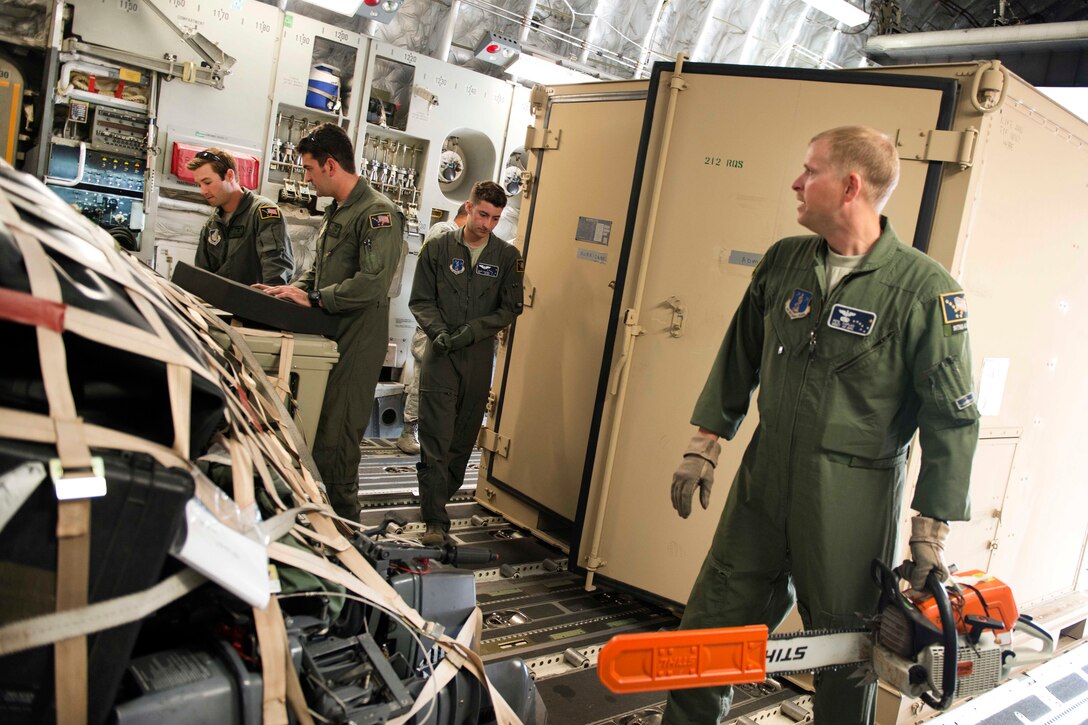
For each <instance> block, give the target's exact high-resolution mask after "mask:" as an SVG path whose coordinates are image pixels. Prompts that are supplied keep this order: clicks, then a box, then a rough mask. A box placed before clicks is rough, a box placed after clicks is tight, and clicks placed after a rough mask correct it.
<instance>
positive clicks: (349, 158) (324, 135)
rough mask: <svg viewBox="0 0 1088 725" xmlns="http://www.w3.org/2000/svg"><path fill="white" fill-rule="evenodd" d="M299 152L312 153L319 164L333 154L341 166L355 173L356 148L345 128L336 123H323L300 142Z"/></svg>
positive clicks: (300, 153) (350, 172)
mask: <svg viewBox="0 0 1088 725" xmlns="http://www.w3.org/2000/svg"><path fill="white" fill-rule="evenodd" d="M298 153H299V155H302V154H310V156H313V158H314V161H316V162H317V163H318V164H324V163H325V161H327V160H328V159H329V157H330V156H331V157H332V158H333V160H334V161H336V163H338V164H340V168H341V169H343V170H344V171H346V172H348V173H349V174H354V173H355V149H353V148H352V146H351V139H350V138H348V134H347V132H346V131H344V129H342V128H340V127H339V126H337V125H336V124H335V123H323V124H321V125H320V126H318V127H317V128H315V129H314V130H313V132H311V133H310V135H308V136H306V137H305V138H303V139H302V140H301V141H299V142H298Z"/></svg>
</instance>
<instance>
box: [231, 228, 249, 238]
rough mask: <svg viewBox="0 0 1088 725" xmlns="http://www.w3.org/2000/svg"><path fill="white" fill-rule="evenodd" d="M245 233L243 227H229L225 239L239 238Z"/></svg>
mask: <svg viewBox="0 0 1088 725" xmlns="http://www.w3.org/2000/svg"><path fill="white" fill-rule="evenodd" d="M245 233H246V230H245V227H240V226H238V227H231V228H230V230H229V231H228V232H227V239H241V238H242V237H243V236H244V235H245Z"/></svg>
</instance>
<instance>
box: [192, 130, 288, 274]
mask: <svg viewBox="0 0 1088 725" xmlns="http://www.w3.org/2000/svg"><path fill="white" fill-rule="evenodd" d="M186 168H188V169H189V170H190V171H192V172H193V179H194V180H195V181H196V183H197V186H198V187H199V189H200V194H201V196H203V197H204V200H205V201H207V202H208V203H209V204H211V205H212V207H214V210H213V211H212V214H211V216H209V217H208V221H206V222H205V223H204V227H203V228H202V229H201V230H200V239H199V240H198V241H197V246H196V259H195V260H194V262H195V264H196V266H197V267H199V268H200V269H206V270H208V271H209V272H214V273H215V274H218V275H219V276H220V277H225V278H227V279H230V280H234V281H235V282H239V283H241V284H257V283H262V284H269V285H277V284H287V283H288V282H290V281H291V277H293V276H294V273H295V261H294V257H293V256H292V254H291V237H290V236H289V235H288V233H287V225H286V224H285V223H284V221H283V214H282V213H281V212H280V208H279V207H278V206H276V205H275V204H274V203H273V202H272V201H271V200H269V199H265V198H264V197H263V196H258V195H257V194H254V193H253V192H252V191H249V190H248V189H245V188H243V187H242V184H241V182H240V181H239V179H238V166H237V162H236V161H235V159H234V156H233V154H231V153H230V152H229V151H226V150H225V149H220V148H216V147H212V148H208V149H204V150H203V151H198V152H197V154H196V156H194V157H193V158H192V159H190V161H189V163H188V164H186Z"/></svg>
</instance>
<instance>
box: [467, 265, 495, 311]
mask: <svg viewBox="0 0 1088 725" xmlns="http://www.w3.org/2000/svg"><path fill="white" fill-rule="evenodd" d="M498 289H499V265H497V264H488V263H487V262H477V263H476V268H475V269H474V270H472V291H473V297H475V298H476V299H477V300H479V304H480V305H481V306H482V307H485V308H490V307H492V306H494V301H495V297H496V295H497V294H498Z"/></svg>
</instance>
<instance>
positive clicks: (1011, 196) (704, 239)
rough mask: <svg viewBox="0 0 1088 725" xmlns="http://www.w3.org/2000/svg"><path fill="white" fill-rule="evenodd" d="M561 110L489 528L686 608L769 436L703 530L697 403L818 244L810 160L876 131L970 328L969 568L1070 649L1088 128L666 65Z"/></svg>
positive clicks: (979, 93)
mask: <svg viewBox="0 0 1088 725" xmlns="http://www.w3.org/2000/svg"><path fill="white" fill-rule="evenodd" d="M542 91H543V89H538V90H537V91H536V92H534V114H535V118H536V125H535V127H534V128H532V129H531V130H530V132H529V134H528V138H527V144H526V145H527V148H530V150H531V153H532V158H531V160H530V165H529V168H530V170H531V173H532V180H531V184H530V186H529V190H528V192H527V194H528V195H529V200H530V202H531V203H530V204H529V206H528V212H527V213H526V212H525V211H523V213H522V215H521V228H520V230H519V235H518V236H519V239H522V240H524V241H523V247H524V253H525V259H526V290H527V294H526V309H525V312H524V314H523V315H522V316H521V317H520V318H519V320H518V321H517V323H516V326H515V327H514V328H513V329H512V331H511V332H510V333H509V334H508V335H507V337H506V339H505V340H504V343H503V345H501V347H500V352H499V361H498V365H497V367H496V375H495V389H494V391H493V399H492V406H491V409H490V411H491V414H490V415H489V417H488V422H487V427H486V429H485V430H484V431H483V432H482V435H481V442H482V444H483V445H484V447H485V449H486V450H485V458H484V461H483V465H482V466H481V475H480V482H479V485H478V488H477V498H478V499H479V500H480V501H481V502H482V503H483V504H485V505H487V506H489V507H491V508H493V509H496V510H498V511H500V512H502V513H503V514H504V515H506V516H507V517H508V518H510V519H511V520H513V521H515V522H516V523H519V524H521V525H523V526H525V527H528V528H529V529H532V530H533V531H534V532H536V533H537V534H538V535H540V536H542V537H543V538H545V539H547V540H551V541H553V542H555V543H558V544H560V545H561V546H564V547H567V548H569V552H570V565H571V568H572V569H574V570H577V571H581V572H584V573H586V574H587V583H588V584H589V585H590V586H592V583H593V581H594V580H595V579H604V580H608V581H610V582H614V583H617V584H620V585H623V586H624V587H627V588H630V589H632V590H635V591H637V592H639V593H642V594H644V595H649V596H651V597H653V598H657V599H661V600H668V601H672V602H677V603H681V604H682V603H683V602H684V601H685V600H686V599H687V596H688V593H689V591H690V588H691V585H692V583H693V581H694V578H695V575H696V573H697V572H698V569H699V566H700V564H701V563H702V559H703V556H704V554H705V553H706V551H707V549H708V547H709V544H710V540H711V536H712V533H713V530H714V527H715V526H716V524H717V521H718V516H719V514H720V512H721V508H722V506H723V505H724V502H725V498H726V493H727V491H728V488H729V485H730V482H731V480H732V477H733V474H734V473H735V471H736V468H737V466H738V465H739V462H740V459H741V454H742V453H743V451H744V448H745V446H746V445H747V443H748V440H749V438H750V437H751V434H752V431H753V430H754V429H755V424H756V403H755V401H754V400H753V401H752V405H751V409H750V412H749V416H748V419H747V420H746V421H745V422H744V425H743V426H742V428H741V430H740V432H739V433H738V435H737V437H736V438H735V440H733V441H732V442H730V443H727V444H725V445H724V446H723V452H722V459H721V461H720V463H719V467H718V471H717V473H716V476H715V479H716V484H715V488H714V491H713V498H712V501H711V505H710V510H708V511H702V510H701V509H699V507H697V506H696V508H695V512H694V513H693V514H692V516H691V517H690V518H689V519H687V520H682V519H680V518H679V517H678V516H677V515H676V513H675V512H674V511H673V509H672V508H671V505H670V500H669V486H670V482H671V477H672V472H673V470H674V469H675V467H676V465H677V463H678V462H679V460H680V457H681V454H682V452H683V450H684V447H685V445H686V443H687V441H688V439H689V437H690V435H691V433H692V427H691V426H690V424H689V422H688V421H689V418H690V415H691V411H692V407H693V405H694V402H695V399H696V397H697V396H698V394H699V392H700V390H701V388H702V385H703V383H704V381H705V379H706V375H707V373H708V371H709V368H710V365H711V362H712V360H713V357H714V355H715V353H716V351H717V348H718V345H719V344H720V342H721V338H722V336H723V334H724V332H725V329H726V327H727V325H728V324H729V320H730V318H731V316H732V313H733V310H734V309H735V307H736V306H737V304H738V302H739V300H740V298H741V295H742V294H743V292H744V290H745V288H746V286H747V283H748V281H749V279H750V277H751V272H752V268H753V266H754V265H755V263H756V262H757V261H758V259H759V258H760V256H761V255H762V254H763V253H764V251H765V250H766V249H767V248H768V247H769V246H770V245H771V244H772V243H773V242H774V241H776V240H777V239H780V238H782V237H785V236H788V235H792V234H799V233H805V230H803V229H802V228H801V227H800V226H799V225H798V224H797V222H796V212H795V207H796V200H795V195H794V193H793V192H792V191H791V189H790V184H791V182H792V180H793V179H794V178H795V177H796V176H797V174H798V173H799V172H800V169H801V162H802V159H803V156H804V152H805V149H806V147H807V144H808V140H809V139H810V138H811V137H812V136H813V135H814V134H815V133H817V132H819V131H821V130H824V129H827V128H830V127H834V126H839V125H846V124H865V125H869V126H874V127H876V128H878V129H881V130H883V131H884V132H886V133H887V134H889V136H890V137H891V138H893V139H895V140H896V143H897V144H898V146H899V149H900V158H901V163H902V173H901V180H900V182H899V187H898V189H897V190H896V192H895V194H894V195H893V197H892V200H891V202H890V203H889V205H888V208H887V209H886V212H885V213H886V214H887V215H888V216H889V218H890V219H891V221H892V223H893V225H894V226H895V228H896V230H897V231H898V233H899V236H900V238H901V239H903V240H904V241H905V242H906V243H908V244H909V243H912V242H913V244H914V245H915V246H916V247H919V248H921V249H923V250H925V251H927V252H928V253H929V254H930V255H931V256H933V257H934V258H935V259H937V260H938V261H940V262H941V263H942V264H943V265H945V267H947V268H948V270H949V271H950V272H951V273H952V274H953V276H955V277H956V279H958V280H959V281H960V283H961V284H962V285H963V287H964V289H965V290H966V292H967V298H968V301H969V305H970V322H969V324H970V335H971V348H972V354H973V360H974V370H973V372H974V377H975V381H976V387H977V388H978V399H979V406H980V411H981V412H982V414H983V417H982V432H981V440H980V443H979V447H978V452H977V454H976V457H975V462H974V473H973V476H972V482H971V497H972V507H973V512H974V513H973V518H972V520H971V521H970V522H969V523H961V524H957V525H955V526H954V527H953V532H952V536H951V541H950V547H949V549H950V551H949V558H950V560H951V561H953V562H955V564H957V565H958V566H959V567H960V568H961V569H965V570H966V569H983V570H987V571H989V572H991V573H993V574H995V575H997V576H999V577H1001V578H1003V579H1005V580H1006V581H1008V582H1009V583H1010V584H1011V585H1012V586H1013V589H1014V592H1015V594H1016V597H1017V599H1018V601H1019V602H1020V604H1021V606H1022V607H1023V609H1025V610H1026V611H1028V612H1029V613H1033V614H1035V615H1037V616H1039V617H1041V618H1042V620H1043V621H1044V623H1046V624H1048V625H1049V626H1051V627H1053V628H1055V630H1056V631H1057V630H1060V629H1062V628H1063V627H1066V626H1068V625H1071V624H1073V623H1075V622H1077V621H1081V622H1083V620H1084V617H1085V607H1084V603H1085V601H1086V599H1088V597H1085V595H1084V594H1082V593H1081V590H1083V589H1084V588H1085V586H1086V585H1088V577H1086V576H1085V575H1084V573H1083V570H1084V566H1085V561H1084V555H1085V542H1086V533H1088V480H1086V479H1088V465H1086V463H1085V461H1086V460H1088V458H1086V457H1085V456H1084V455H1083V453H1082V451H1081V448H1082V447H1083V446H1085V445H1086V444H1088V415H1086V410H1088V375H1086V374H1085V373H1084V371H1083V369H1082V366H1083V365H1084V364H1085V362H1086V358H1088V256H1086V251H1085V244H1086V243H1088V124H1085V123H1084V122H1083V121H1082V120H1080V119H1078V118H1077V117H1076V116H1074V115H1073V114H1071V113H1069V112H1068V111H1066V110H1065V109H1063V108H1062V107H1060V106H1059V105H1058V104H1056V103H1055V102H1053V101H1051V100H1049V99H1048V98H1047V97H1046V96H1045V95H1043V94H1042V93H1040V92H1039V91H1037V90H1036V89H1034V88H1033V87H1031V86H1030V85H1028V84H1027V83H1025V82H1024V81H1022V80H1021V79H1019V78H1017V77H1016V76H1015V75H1013V74H1011V73H1009V72H1008V71H1007V70H1005V69H1004V68H1002V67H1001V66H999V65H997V64H991V63H989V62H986V63H981V62H980V63H957V64H947V65H931V66H909V67H897V68H881V69H870V70H865V71H813V70H797V69H779V68H763V67H747V66H722V65H707V64H692V63H685V64H682V65H681V67H680V71H679V74H678V75H677V74H676V67H675V64H659V65H658V66H656V67H655V69H654V73H653V76H652V77H651V79H650V80H649V81H631V82H618V83H600V84H591V85H580V86H566V87H556V88H553V89H549V92H547V93H544V92H542ZM918 450H919V449H918V446H917V445H914V446H912V464H913V466H912V469H913V468H916V466H917V464H918V455H917V454H918ZM915 472H916V471H914V470H912V476H913V474H914V473H915ZM908 495H909V494H908ZM907 502H908V504H909V498H908V501H907ZM904 538H905V537H904ZM893 563H894V562H893ZM857 575H858V576H868V573H867V572H857ZM886 721H888V720H887V719H886V718H885V722H886Z"/></svg>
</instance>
